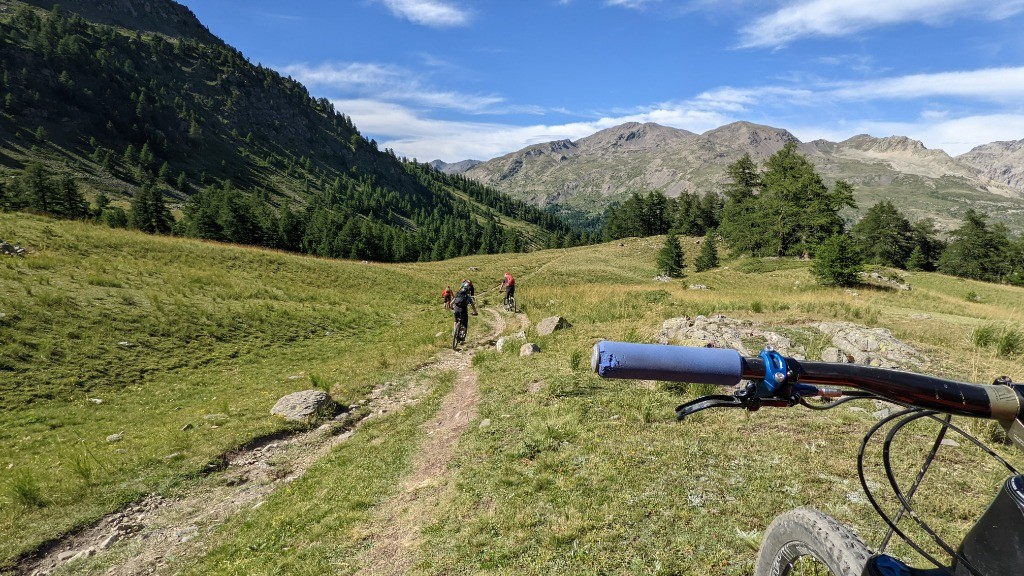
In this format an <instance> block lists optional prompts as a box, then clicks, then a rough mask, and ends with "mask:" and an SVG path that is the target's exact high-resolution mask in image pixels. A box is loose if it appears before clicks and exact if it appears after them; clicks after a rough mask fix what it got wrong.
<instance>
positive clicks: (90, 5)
mask: <svg viewBox="0 0 1024 576" xmlns="http://www.w3.org/2000/svg"><path fill="white" fill-rule="evenodd" d="M25 3H26V4H30V5H33V6H37V7H39V8H43V9H44V10H52V9H53V7H54V6H60V9H61V10H62V11H64V12H68V13H71V14H78V15H79V16H81V17H82V18H85V19H86V20H89V21H90V22H96V23H97V24H107V25H111V26H119V27H121V28H127V29H129V30H138V31H140V32H155V33H158V34H163V35H165V36H171V37H175V38H191V39H193V40H199V41H201V42H217V43H221V41H220V39H218V38H217V37H216V36H214V35H213V34H212V33H211V32H210V30H209V29H208V28H207V27H206V26H204V25H203V23H202V22H200V21H199V19H198V18H197V17H196V15H195V14H194V13H193V12H192V11H191V10H189V9H188V8H187V7H186V6H183V5H181V4H179V3H177V2H175V1H174V0H160V1H155V0H25Z"/></svg>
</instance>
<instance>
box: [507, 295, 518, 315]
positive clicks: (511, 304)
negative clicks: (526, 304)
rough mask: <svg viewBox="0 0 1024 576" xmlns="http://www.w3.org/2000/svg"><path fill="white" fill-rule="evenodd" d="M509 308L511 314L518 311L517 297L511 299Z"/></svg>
mask: <svg viewBox="0 0 1024 576" xmlns="http://www.w3.org/2000/svg"><path fill="white" fill-rule="evenodd" d="M507 307H508V311H509V312H515V311H516V297H515V296H511V297H509V299H508V304H507Z"/></svg>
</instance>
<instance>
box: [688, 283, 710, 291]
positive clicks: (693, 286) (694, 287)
mask: <svg viewBox="0 0 1024 576" xmlns="http://www.w3.org/2000/svg"><path fill="white" fill-rule="evenodd" d="M689 288H690V290H708V287H707V286H705V285H703V284H690V286H689Z"/></svg>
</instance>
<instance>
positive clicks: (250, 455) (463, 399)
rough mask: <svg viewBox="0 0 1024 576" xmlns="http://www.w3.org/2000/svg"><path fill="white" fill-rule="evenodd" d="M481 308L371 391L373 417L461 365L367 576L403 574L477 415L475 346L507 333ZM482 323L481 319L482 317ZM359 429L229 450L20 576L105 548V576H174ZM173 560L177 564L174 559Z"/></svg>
mask: <svg viewBox="0 0 1024 576" xmlns="http://www.w3.org/2000/svg"><path fill="white" fill-rule="evenodd" d="M485 310H486V312H488V313H489V314H490V316H491V317H492V324H491V326H490V329H489V330H488V332H487V334H485V335H483V336H481V337H479V338H477V339H474V340H473V344H472V345H468V346H467V348H465V349H464V350H462V351H459V352H455V351H452V350H450V349H447V350H443V351H442V352H440V353H439V354H438V355H437V356H436V357H435V358H434V359H433V360H432V361H431V362H429V363H428V364H426V365H424V366H422V367H420V368H419V369H418V370H417V372H416V374H413V375H411V377H410V378H409V383H410V384H409V385H408V386H405V387H401V386H395V385H393V384H390V383H389V384H385V385H384V386H382V387H379V388H377V389H375V390H374V391H373V392H372V393H371V395H370V399H369V404H368V408H369V411H370V415H369V416H368V417H367V418H373V417H376V416H379V415H381V414H385V413H389V412H392V411H394V410H396V409H399V408H401V407H402V406H405V405H408V404H411V403H413V402H416V401H417V400H418V399H419V398H421V397H423V396H424V395H425V394H426V393H427V392H428V391H429V388H430V386H431V384H432V382H433V381H434V380H436V379H435V378H432V377H431V374H433V373H434V371H451V370H455V371H457V372H458V377H457V379H456V385H455V389H454V390H453V391H452V392H451V393H450V394H449V395H448V396H447V397H446V398H445V400H444V402H443V404H442V408H441V411H440V413H439V414H438V415H437V417H436V418H435V419H433V420H431V428H430V429H427V430H425V431H424V433H425V434H426V435H427V440H426V441H425V443H424V446H423V449H422V451H421V453H420V454H419V456H418V457H417V459H416V461H415V464H414V472H413V476H412V477H410V479H409V480H407V481H406V482H405V484H404V485H403V486H402V488H401V490H400V491H399V494H398V496H397V498H396V499H395V500H393V501H392V502H388V503H386V504H385V505H384V506H383V507H382V509H381V514H382V515H384V516H386V518H382V519H378V522H379V523H378V524H376V525H375V526H377V528H379V530H376V531H375V532H374V549H373V550H374V552H371V554H370V555H369V559H368V561H367V562H368V564H369V565H368V569H370V570H371V571H369V572H366V573H368V574H400V573H402V567H403V566H409V565H410V562H411V560H410V559H411V557H412V556H411V548H410V544H411V543H412V542H413V541H412V540H410V537H412V538H415V535H416V534H417V533H418V530H417V528H418V527H419V526H422V525H423V520H424V519H425V516H424V509H423V508H422V507H417V506H416V500H417V497H418V496H419V495H423V494H425V492H423V491H422V490H423V489H426V488H430V487H431V486H432V485H434V484H436V483H437V481H438V479H439V478H440V477H441V476H442V475H443V474H444V471H445V469H446V467H447V463H448V461H449V460H450V458H451V446H452V444H453V443H454V440H455V439H457V438H458V436H459V434H461V433H462V431H463V430H465V428H466V426H467V425H468V424H469V422H470V421H471V420H472V418H473V417H474V415H475V410H476V401H477V396H476V377H475V375H474V374H473V372H472V370H471V368H470V367H471V363H472V354H473V353H474V352H475V348H473V347H472V346H475V347H481V346H488V345H490V344H492V343H493V341H494V339H495V338H496V337H497V336H498V335H500V334H501V333H502V332H504V331H505V321H504V319H503V318H502V316H501V315H500V314H499V313H498V312H497V311H495V310H493V309H485ZM480 325H483V323H482V322H481V323H479V324H477V326H480ZM358 424H359V423H357V427H358ZM356 431H357V428H356V429H353V430H350V431H348V432H346V433H344V434H341V435H338V436H332V435H330V434H329V433H327V430H326V427H322V428H321V429H317V430H311V431H309V432H304V433H300V434H294V435H290V436H285V437H282V438H278V439H273V440H268V441H265V442H262V443H259V444H257V445H254V446H250V447H248V448H247V449H245V450H242V451H239V452H238V453H236V454H234V455H232V456H231V457H230V458H229V461H228V465H227V468H226V469H225V470H224V471H223V472H222V473H219V474H217V475H216V478H215V479H214V478H213V477H211V478H209V479H207V481H205V482H203V483H201V484H200V485H198V486H196V487H194V488H192V489H191V490H189V492H188V493H185V494H183V495H180V496H177V497H175V498H161V497H159V496H150V497H147V498H145V499H143V500H141V501H139V502H136V503H134V504H131V505H129V506H128V507H126V508H124V509H122V510H119V511H118V512H114V513H112V514H108V515H107V516H105V517H104V518H102V519H101V520H100V521H98V522H97V523H96V524H94V525H93V526H91V527H89V528H86V529H85V530H83V531H82V532H80V533H78V534H76V535H73V536H69V537H67V538H64V539H62V540H61V541H59V542H56V543H54V544H53V545H51V546H49V547H48V548H47V549H46V551H45V552H44V553H42V554H40V555H38V556H35V557H30V558H27V559H25V560H24V561H22V562H20V563H19V564H18V565H17V566H16V567H15V573H16V574H18V575H26V576H27V575H29V574H32V575H39V576H42V575H46V574H49V573H50V572H52V571H53V570H55V569H57V568H58V567H60V566H62V565H64V564H66V563H68V562H71V561H73V560H74V559H77V558H85V557H92V556H96V555H101V554H106V553H107V550H108V549H110V550H111V552H115V553H116V556H117V557H118V560H117V562H116V563H115V565H113V566H110V567H109V569H108V570H107V571H106V574H108V575H124V576H128V575H135V574H171V573H173V572H175V567H176V566H181V565H183V564H187V563H188V560H189V558H197V557H200V556H201V555H202V554H203V553H204V552H205V551H206V550H207V544H206V542H205V536H206V535H207V534H208V533H210V532H212V531H213V529H215V528H216V527H217V526H219V525H221V524H223V523H225V522H227V521H228V520H229V519H230V518H231V516H232V515H234V514H235V513H236V512H238V511H240V510H242V509H244V508H251V507H254V506H259V504H260V503H261V502H262V501H263V500H265V499H266V498H267V497H268V496H270V494H271V493H272V492H273V491H274V490H276V489H277V488H279V487H280V486H281V485H282V484H286V483H288V482H292V481H294V480H295V479H297V478H299V477H300V476H302V475H303V474H304V473H305V472H306V470H308V469H309V468H310V467H312V466H313V465H314V464H316V462H317V461H319V460H320V459H321V458H323V457H324V456H326V455H327V454H328V453H329V452H330V451H331V449H333V448H334V447H336V446H337V445H338V444H340V443H342V442H344V441H345V440H347V439H348V438H349V437H351V435H352V434H353V433H356ZM282 462H284V463H286V465H282V464H281V463H282ZM378 549H380V550H382V551H383V550H389V551H390V552H388V553H389V554H392V555H391V556H390V557H388V556H383V555H376V559H375V552H376V551H377V550H378ZM113 555H115V554H112V556H113ZM172 558H173V559H174V564H171V563H170V559H172ZM390 566H394V567H395V569H397V570H398V571H394V570H392V568H391V567H390Z"/></svg>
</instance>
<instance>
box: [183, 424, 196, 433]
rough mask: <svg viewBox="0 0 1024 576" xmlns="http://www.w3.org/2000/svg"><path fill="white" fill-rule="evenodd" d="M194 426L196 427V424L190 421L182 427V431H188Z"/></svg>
mask: <svg viewBox="0 0 1024 576" xmlns="http://www.w3.org/2000/svg"><path fill="white" fill-rule="evenodd" d="M193 428H195V426H193V425H192V423H191V422H189V423H188V424H185V425H184V426H182V427H181V431H182V432H188V431H189V430H191V429H193Z"/></svg>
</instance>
